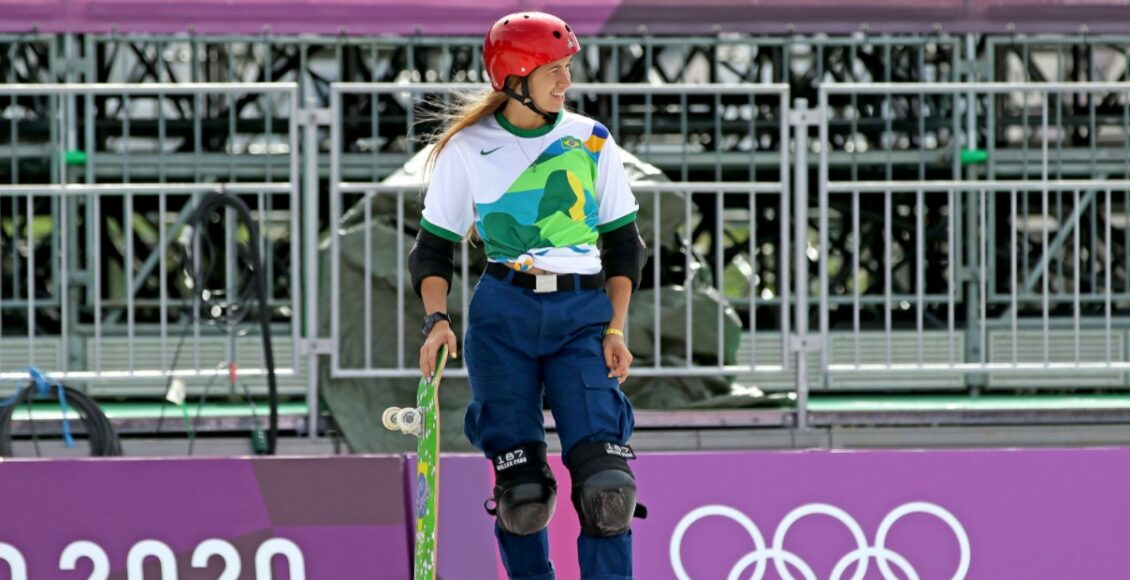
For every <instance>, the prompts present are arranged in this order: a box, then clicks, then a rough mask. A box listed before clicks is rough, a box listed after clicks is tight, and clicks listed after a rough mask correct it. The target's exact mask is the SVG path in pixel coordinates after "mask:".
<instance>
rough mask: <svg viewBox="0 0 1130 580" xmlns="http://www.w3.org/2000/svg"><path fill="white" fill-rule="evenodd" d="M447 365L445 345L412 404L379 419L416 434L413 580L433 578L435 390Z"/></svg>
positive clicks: (436, 486) (436, 523) (436, 448)
mask: <svg viewBox="0 0 1130 580" xmlns="http://www.w3.org/2000/svg"><path fill="white" fill-rule="evenodd" d="M446 365H447V347H446V346H445V347H442V348H440V350H439V356H438V358H437V361H436V372H435V376H433V377H432V380H431V381H428V380H427V379H426V378H423V377H421V378H420V384H419V386H418V387H416V407H414V408H406V409H401V408H399V407H389V408H388V409H385V411H384V414H383V415H382V417H381V422H382V423H383V424H384V426H385V428H386V429H389V430H391V431H400V432H402V433H405V434H408V435H413V436H415V437H417V438H418V439H417V441H416V457H417V460H416V558H415V564H414V568H413V578H415V580H436V549H437V544H438V540H439V537H438V535H437V529H438V527H439V397H438V395H437V392H436V391H437V390H438V389H439V383H440V381H441V380H442V379H443V369H444V367H445V366H446Z"/></svg>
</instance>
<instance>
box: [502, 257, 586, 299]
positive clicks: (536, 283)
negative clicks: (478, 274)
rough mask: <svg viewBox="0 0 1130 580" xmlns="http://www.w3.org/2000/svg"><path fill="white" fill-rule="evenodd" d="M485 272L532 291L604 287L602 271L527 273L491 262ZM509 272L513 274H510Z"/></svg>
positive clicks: (565, 290) (560, 290) (561, 290)
mask: <svg viewBox="0 0 1130 580" xmlns="http://www.w3.org/2000/svg"><path fill="white" fill-rule="evenodd" d="M486 273H487V274H489V275H490V276H492V277H494V278H498V279H499V280H502V281H503V282H507V283H509V284H513V285H515V286H518V287H519V288H528V289H530V290H533V291H534V292H567V291H572V290H593V289H596V288H604V272H598V273H596V274H527V273H525V272H519V271H517V270H515V269H514V268H511V267H509V266H506V265H505V264H501V263H499V262H491V263H489V264H487V270H486ZM511 274H513V276H510V275H511ZM508 278H509V279H508Z"/></svg>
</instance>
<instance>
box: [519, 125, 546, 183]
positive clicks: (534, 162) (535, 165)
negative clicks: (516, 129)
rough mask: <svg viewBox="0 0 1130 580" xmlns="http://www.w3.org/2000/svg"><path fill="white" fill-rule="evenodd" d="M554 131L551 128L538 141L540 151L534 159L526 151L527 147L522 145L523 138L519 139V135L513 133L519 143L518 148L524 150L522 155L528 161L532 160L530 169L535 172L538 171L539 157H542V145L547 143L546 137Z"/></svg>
mask: <svg viewBox="0 0 1130 580" xmlns="http://www.w3.org/2000/svg"><path fill="white" fill-rule="evenodd" d="M552 132H553V130H552V129H550V130H549V131H547V132H546V134H545V135H542V136H541V141H538V152H537V154H536V156H535V157H534V158H533V159H530V156H529V154H527V153H526V148H525V147H523V146H522V141H521V139H518V136H517V135H513V134H512V135H511V137H514V142H515V143H517V144H518V150H519V151H521V152H522V157H525V158H526V161H529V162H530V166H529V169H530V171H533V172H534V173H537V172H538V158H539V157H541V151H542V146H543V145H545V138H546V137H548V136H549V134H550V133H552Z"/></svg>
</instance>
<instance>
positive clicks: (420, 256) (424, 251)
mask: <svg viewBox="0 0 1130 580" xmlns="http://www.w3.org/2000/svg"><path fill="white" fill-rule="evenodd" d="M408 271H409V272H411V273H412V289H413V290H414V291H415V292H416V296H420V295H421V294H420V285H421V284H422V283H423V281H424V278H427V277H428V276H439V277H440V278H443V279H444V280H447V293H448V294H451V275H452V272H454V271H455V244H454V243H453V242H449V241H447V240H445V239H443V238H441V237H439V236H437V235H435V234H433V233H431V232H429V231H428V230H425V229H421V230H420V233H418V234H416V243H415V244H413V245H412V251H411V252H409V253H408Z"/></svg>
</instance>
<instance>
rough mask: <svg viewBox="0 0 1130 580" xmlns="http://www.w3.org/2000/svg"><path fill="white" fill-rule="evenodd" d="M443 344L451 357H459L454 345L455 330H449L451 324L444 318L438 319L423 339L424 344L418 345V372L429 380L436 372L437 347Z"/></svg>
mask: <svg viewBox="0 0 1130 580" xmlns="http://www.w3.org/2000/svg"><path fill="white" fill-rule="evenodd" d="M444 345H447V352H448V354H450V355H451V358H459V352H458V351H457V350H456V346H455V332H454V331H452V330H451V324H450V323H448V322H447V321H446V320H439V321H436V323H435V326H433V327H432V333H431V334H429V335H428V338H427V339H425V340H424V346H421V347H420V372H421V373H422V374H423V375H424V378H426V379H427V380H428V381H429V382H430V381H431V380H432V376H433V375H435V373H436V358H437V357H438V356H439V349H440V347H441V346H444Z"/></svg>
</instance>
